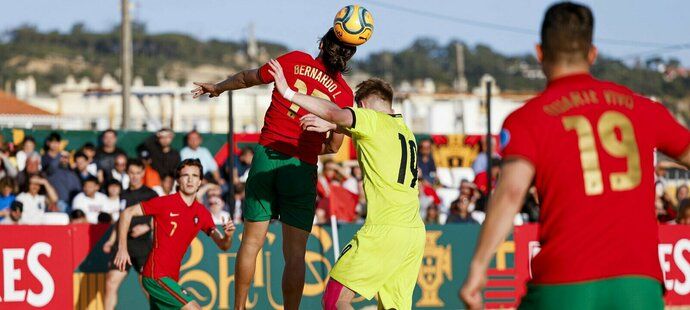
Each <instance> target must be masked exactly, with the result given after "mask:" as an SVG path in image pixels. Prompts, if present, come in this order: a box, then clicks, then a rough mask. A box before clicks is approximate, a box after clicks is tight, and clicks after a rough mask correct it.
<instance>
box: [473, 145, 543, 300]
mask: <svg viewBox="0 0 690 310" xmlns="http://www.w3.org/2000/svg"><path fill="white" fill-rule="evenodd" d="M533 177H534V166H533V165H532V163H530V162H529V161H527V160H524V159H521V158H514V157H513V158H508V159H507V160H506V162H505V163H504V164H503V167H502V169H501V178H500V179H499V181H498V184H497V186H496V191H495V192H494V193H493V195H492V197H491V199H490V200H489V206H488V207H487V214H486V220H485V221H484V224H483V225H482V229H481V232H480V233H479V243H478V244H477V248H476V250H475V252H474V257H473V258H472V262H471V264H470V270H469V274H468V276H467V280H466V281H465V284H464V285H463V287H462V289H461V290H460V298H461V299H462V300H463V301H464V302H465V303H466V304H467V306H468V307H469V308H470V309H481V308H482V290H483V289H484V286H485V285H486V277H487V276H486V271H487V269H488V268H489V263H490V262H491V258H492V257H493V255H494V253H495V252H496V248H498V246H499V244H501V242H503V240H505V238H506V237H507V236H508V233H510V229H511V227H513V218H515V214H517V213H518V211H520V208H521V207H522V202H523V200H524V198H525V193H526V192H527V190H528V189H529V187H530V185H531V184H532V178H533Z"/></svg>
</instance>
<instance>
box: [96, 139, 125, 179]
mask: <svg viewBox="0 0 690 310" xmlns="http://www.w3.org/2000/svg"><path fill="white" fill-rule="evenodd" d="M87 155H88V154H87ZM118 155H125V156H126V154H125V152H124V151H123V150H122V149H120V148H119V147H117V132H116V131H115V130H113V129H106V130H105V131H103V134H101V146H100V147H99V148H98V149H96V154H95V155H94V158H93V161H94V162H95V163H96V166H97V167H98V177H99V179H100V180H101V181H103V180H104V179H105V178H106V176H105V175H104V173H110V171H112V170H113V169H114V168H115V159H116V158H117V156H118Z"/></svg>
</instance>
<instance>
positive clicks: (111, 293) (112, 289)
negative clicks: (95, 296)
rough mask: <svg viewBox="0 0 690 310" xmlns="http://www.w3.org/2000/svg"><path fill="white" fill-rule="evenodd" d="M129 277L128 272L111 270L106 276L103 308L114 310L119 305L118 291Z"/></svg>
mask: <svg viewBox="0 0 690 310" xmlns="http://www.w3.org/2000/svg"><path fill="white" fill-rule="evenodd" d="M126 277H127V272H123V271H119V270H110V271H108V273H107V274H106V275H105V296H104V297H103V308H104V309H105V310H114V309H115V306H116V305H117V290H118V289H119V288H120V284H122V281H124V280H125V278H126Z"/></svg>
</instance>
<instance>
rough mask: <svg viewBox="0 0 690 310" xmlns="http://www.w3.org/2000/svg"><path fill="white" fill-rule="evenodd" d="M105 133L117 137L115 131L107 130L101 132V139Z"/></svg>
mask: <svg viewBox="0 0 690 310" xmlns="http://www.w3.org/2000/svg"><path fill="white" fill-rule="evenodd" d="M106 133H112V134H113V135H114V136H115V137H117V131H115V129H112V128H108V129H106V130H104V131H103V133H102V134H101V138H103V136H105V134H106Z"/></svg>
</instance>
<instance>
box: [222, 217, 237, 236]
mask: <svg viewBox="0 0 690 310" xmlns="http://www.w3.org/2000/svg"><path fill="white" fill-rule="evenodd" d="M222 220H223V231H225V236H230V235H232V234H234V233H235V223H233V222H232V221H228V220H226V219H225V217H222Z"/></svg>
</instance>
